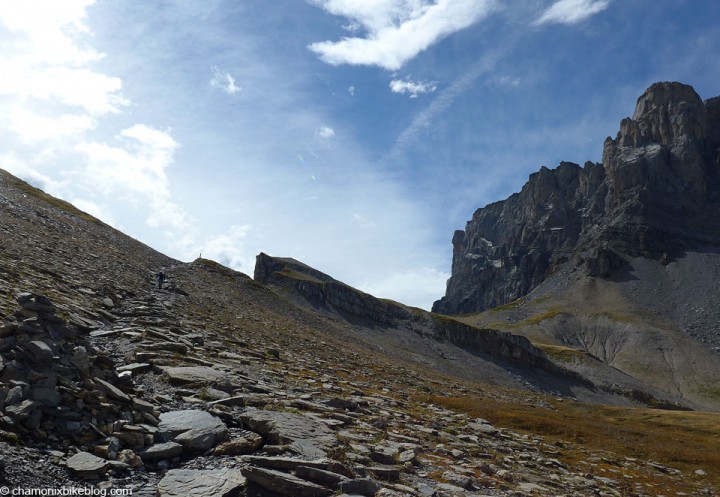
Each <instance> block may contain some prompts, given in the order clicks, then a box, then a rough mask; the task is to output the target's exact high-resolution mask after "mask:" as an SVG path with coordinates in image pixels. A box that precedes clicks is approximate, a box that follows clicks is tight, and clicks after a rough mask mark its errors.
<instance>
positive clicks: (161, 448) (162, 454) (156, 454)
mask: <svg viewBox="0 0 720 497" xmlns="http://www.w3.org/2000/svg"><path fill="white" fill-rule="evenodd" d="M182 452H183V446H182V445H181V444H179V443H177V442H165V443H160V444H155V445H153V446H151V447H148V448H147V449H145V450H144V451H143V452H141V453H140V454H139V456H140V458H141V459H142V460H143V461H158V460H162V459H172V458H173V457H177V456H179V455H180V454H182Z"/></svg>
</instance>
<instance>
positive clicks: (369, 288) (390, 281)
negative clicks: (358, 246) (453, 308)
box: [359, 267, 450, 310]
mask: <svg viewBox="0 0 720 497" xmlns="http://www.w3.org/2000/svg"><path fill="white" fill-rule="evenodd" d="M449 277H450V275H449V274H448V273H445V272H443V271H438V270H437V269H433V268H427V267H421V268H415V269H408V270H405V271H402V272H398V273H393V274H389V275H387V276H386V277H384V278H382V279H380V280H378V281H374V282H372V283H365V284H361V285H360V286H359V288H360V290H362V291H364V292H367V293H369V294H371V295H374V296H376V297H379V298H389V299H393V300H397V301H400V302H401V303H403V304H406V305H410V306H415V307H420V308H421V309H426V310H430V308H431V307H432V304H433V302H435V301H436V300H437V299H438V298H440V296H441V295H444V294H445V285H446V283H447V279H448V278H449Z"/></svg>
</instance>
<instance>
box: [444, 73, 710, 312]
mask: <svg viewBox="0 0 720 497" xmlns="http://www.w3.org/2000/svg"><path fill="white" fill-rule="evenodd" d="M719 147H720V99H718V98H713V99H710V100H707V101H705V102H703V101H702V100H701V99H700V97H699V96H698V95H697V93H696V92H695V90H694V89H693V88H692V87H690V86H688V85H684V84H680V83H656V84H654V85H652V86H651V87H650V88H648V90H647V91H646V92H645V93H644V94H643V95H642V96H641V97H640V98H639V99H638V102H637V106H636V109H635V113H634V114H633V117H632V118H626V119H623V120H622V122H621V123H620V131H619V133H618V134H617V136H616V138H615V139H612V138H608V139H607V140H606V141H605V144H604V150H603V161H602V164H595V163H591V162H587V163H585V165H584V166H583V167H580V166H579V165H577V164H573V163H568V162H563V163H561V164H560V165H559V166H558V167H557V168H555V169H552V170H551V169H548V168H545V167H543V168H541V170H540V171H539V172H537V173H534V174H532V175H530V179H529V181H528V182H527V183H526V184H525V186H523V188H522V190H521V191H520V192H519V193H516V194H513V195H511V196H510V197H509V198H508V199H507V200H504V201H501V202H496V203H493V204H490V205H488V206H486V207H483V208H481V209H478V210H477V211H476V212H475V213H474V214H473V217H472V219H471V220H470V221H469V222H468V223H467V225H466V227H465V230H464V231H456V232H455V235H454V237H453V263H452V275H451V277H450V279H449V280H448V284H447V292H446V295H445V296H444V297H443V298H442V299H440V300H439V301H437V302H436V303H435V305H434V306H433V311H435V312H439V313H444V314H460V313H469V312H478V311H482V310H485V309H488V308H492V307H495V306H498V305H501V304H505V303H508V302H511V301H513V300H515V299H517V298H519V297H522V296H524V295H526V294H527V293H529V292H530V291H531V290H532V289H533V288H535V287H537V286H538V285H539V284H540V283H542V282H543V281H544V280H545V279H546V278H547V277H548V276H549V275H550V274H552V273H553V272H554V271H555V270H556V269H557V268H558V267H559V266H561V265H562V264H565V263H567V262H568V261H573V263H576V264H580V265H582V266H583V269H584V270H585V271H586V272H587V273H588V274H590V275H593V276H600V277H608V276H610V275H611V274H612V273H613V272H614V271H615V272H616V271H617V270H619V269H621V268H622V267H623V265H624V261H625V260H626V259H627V258H628V257H648V258H652V259H656V260H663V261H665V262H667V261H669V260H672V258H674V257H677V256H678V255H679V254H681V253H682V251H684V250H689V249H694V248H698V247H706V246H714V247H718V246H720V219H718V217H717V216H716V215H714V214H713V213H714V212H717V209H718V208H719V207H720V162H719V161H720V155H719V153H718V152H719Z"/></svg>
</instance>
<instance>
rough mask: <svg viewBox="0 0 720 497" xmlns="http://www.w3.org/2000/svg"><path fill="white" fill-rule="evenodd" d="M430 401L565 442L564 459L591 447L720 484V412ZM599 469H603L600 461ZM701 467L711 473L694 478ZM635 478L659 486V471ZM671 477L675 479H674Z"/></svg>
mask: <svg viewBox="0 0 720 497" xmlns="http://www.w3.org/2000/svg"><path fill="white" fill-rule="evenodd" d="M427 400H428V401H429V402H433V403H435V404H438V405H441V406H444V407H447V408H450V409H454V410H458V411H462V412H465V413H468V414H469V415H471V416H473V417H481V418H484V419H487V420H488V421H490V422H491V423H493V424H494V425H495V426H497V427H502V428H510V429H513V430H519V431H523V432H528V433H532V434H533V435H539V436H543V437H545V438H546V439H548V440H555V441H561V442H565V443H566V445H564V450H563V451H562V452H561V454H562V455H561V456H560V458H561V460H563V462H565V463H567V464H570V465H573V466H578V465H582V464H585V463H584V462H583V461H584V460H585V459H587V457H588V451H602V452H604V453H609V454H611V455H613V456H615V457H616V458H617V459H619V460H624V459H625V458H634V459H637V460H640V461H653V462H656V463H659V464H661V465H665V466H668V467H670V468H675V469H678V470H680V471H681V472H682V473H683V474H684V475H685V478H686V481H687V479H688V478H691V476H690V475H692V477H693V478H696V480H697V483H698V484H700V485H705V486H713V487H714V488H720V451H718V450H717V448H718V447H719V446H720V414H717V413H705V412H688V411H664V410H659V409H634V408H623V407H612V406H600V405H589V404H582V403H574V402H557V401H551V402H550V405H551V407H548V408H543V407H537V406H532V405H526V404H518V403H510V402H503V401H498V400H493V399H487V398H468V397H439V396H431V397H428V399H427ZM595 469H596V470H600V471H605V469H604V468H603V467H602V464H601V465H596V467H595ZM698 469H702V470H704V471H705V472H706V473H707V475H708V476H706V477H703V478H701V477H695V475H693V472H694V471H695V470H698ZM629 473H630V475H629V476H631V477H632V481H633V482H634V483H647V484H648V485H655V484H656V483H657V481H658V480H659V479H665V476H664V475H662V474H661V473H659V472H635V473H633V472H629ZM670 480H672V479H670ZM663 488H664V490H665V491H670V490H673V491H674V492H682V491H683V490H687V483H686V482H685V483H674V482H673V481H668V482H666V483H665V484H664V486H663Z"/></svg>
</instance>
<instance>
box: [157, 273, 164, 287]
mask: <svg viewBox="0 0 720 497" xmlns="http://www.w3.org/2000/svg"><path fill="white" fill-rule="evenodd" d="M157 282H158V289H162V286H163V283H165V273H163V272H162V271H160V272H159V273H158V274H157Z"/></svg>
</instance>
